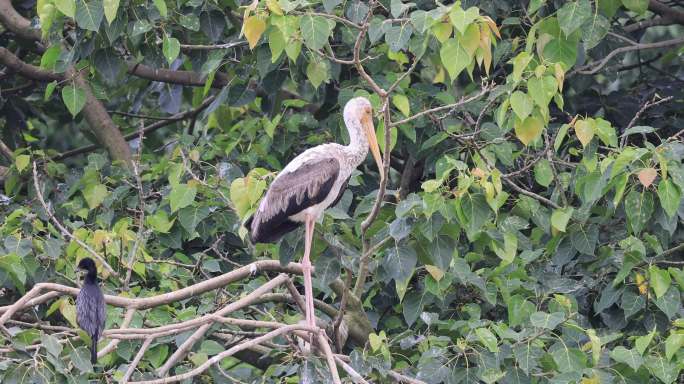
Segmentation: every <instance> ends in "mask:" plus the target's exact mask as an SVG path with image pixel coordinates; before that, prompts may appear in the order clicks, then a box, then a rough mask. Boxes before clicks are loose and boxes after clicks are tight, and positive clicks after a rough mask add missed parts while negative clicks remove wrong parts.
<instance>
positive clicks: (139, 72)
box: [127, 62, 230, 88]
mask: <svg viewBox="0 0 684 384" xmlns="http://www.w3.org/2000/svg"><path fill="white" fill-rule="evenodd" d="M127 65H128V73H129V74H131V75H133V76H137V77H140V78H143V79H147V80H152V81H160V82H162V83H169V84H178V85H187V86H192V87H203V86H204V83H205V82H206V76H203V75H202V74H201V73H199V72H194V71H182V70H173V69H164V68H152V67H150V66H147V65H145V64H140V63H133V62H129V63H128V64H127ZM229 81H230V79H229V78H228V77H227V76H226V75H224V74H222V73H216V76H215V77H214V81H213V82H212V83H211V86H212V88H223V87H224V86H225V85H227V84H228V82H229Z"/></svg>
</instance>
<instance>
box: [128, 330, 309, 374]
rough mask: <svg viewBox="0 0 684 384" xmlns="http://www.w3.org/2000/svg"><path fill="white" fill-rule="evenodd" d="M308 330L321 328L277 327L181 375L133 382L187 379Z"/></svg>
mask: <svg viewBox="0 0 684 384" xmlns="http://www.w3.org/2000/svg"><path fill="white" fill-rule="evenodd" d="M298 330H299V331H307V332H312V333H317V332H319V328H317V327H309V326H307V325H304V324H292V325H286V326H284V327H280V328H277V329H275V330H273V331H271V332H269V333H267V334H265V335H263V336H260V337H256V338H254V339H250V340H246V341H244V342H242V343H240V344H238V345H236V346H234V347H232V348H230V349H228V350H226V351H223V352H221V353H219V354H217V355H215V356H213V357H212V358H211V359H209V360H207V361H205V362H204V363H203V364H201V365H199V366H198V367H197V368H195V369H193V370H190V371H188V372H185V373H182V374H180V375H176V376H171V377H165V378H162V379H156V380H146V381H136V382H131V383H135V384H163V383H175V382H177V381H181V380H185V379H190V378H193V377H195V376H197V375H199V374H201V373H202V372H204V371H206V370H207V369H209V367H211V366H212V365H214V364H216V363H218V362H219V361H221V360H223V359H225V358H226V357H229V356H232V355H233V354H235V353H237V352H239V351H242V350H244V349H248V348H250V347H252V346H255V345H258V344H260V343H263V342H264V341H268V340H271V339H273V338H275V337H278V336H280V335H284V334H286V333H291V332H294V331H298Z"/></svg>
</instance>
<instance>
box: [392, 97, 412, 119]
mask: <svg viewBox="0 0 684 384" xmlns="http://www.w3.org/2000/svg"><path fill="white" fill-rule="evenodd" d="M392 104H394V106H395V107H397V109H398V110H399V111H401V113H403V114H404V116H406V117H409V115H410V114H411V105H410V104H409V99H408V97H406V96H404V95H402V94H396V95H394V96H392Z"/></svg>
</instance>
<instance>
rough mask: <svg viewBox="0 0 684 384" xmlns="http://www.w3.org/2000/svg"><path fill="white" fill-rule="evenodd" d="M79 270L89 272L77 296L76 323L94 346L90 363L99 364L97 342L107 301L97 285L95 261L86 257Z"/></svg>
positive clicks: (91, 348)
mask: <svg viewBox="0 0 684 384" xmlns="http://www.w3.org/2000/svg"><path fill="white" fill-rule="evenodd" d="M78 268H80V269H84V270H86V271H88V273H87V274H86V277H85V280H84V281H83V287H81V292H79V293H78V296H76V321H77V322H78V325H79V326H80V327H81V329H83V330H84V331H86V333H87V334H88V336H90V339H91V340H92V345H91V346H90V362H91V363H93V364H95V363H97V340H98V339H99V338H100V336H101V335H102V331H103V330H104V327H105V320H106V319H107V316H106V313H105V301H104V295H103V294H102V290H100V286H99V285H97V267H96V266H95V262H94V261H93V259H91V258H89V257H86V258H84V259H82V260H81V262H80V263H78Z"/></svg>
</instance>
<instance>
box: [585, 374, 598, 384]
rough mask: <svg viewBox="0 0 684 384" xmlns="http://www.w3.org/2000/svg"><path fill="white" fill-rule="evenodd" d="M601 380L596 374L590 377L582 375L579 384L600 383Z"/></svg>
mask: <svg viewBox="0 0 684 384" xmlns="http://www.w3.org/2000/svg"><path fill="white" fill-rule="evenodd" d="M600 383H601V380H600V379H599V377H598V376H596V375H594V376H592V377H583V378H582V382H581V384H600Z"/></svg>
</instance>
